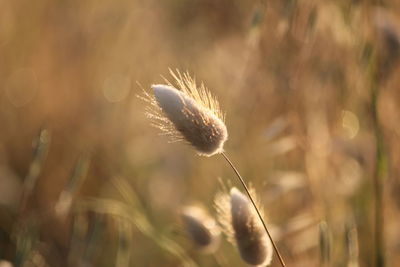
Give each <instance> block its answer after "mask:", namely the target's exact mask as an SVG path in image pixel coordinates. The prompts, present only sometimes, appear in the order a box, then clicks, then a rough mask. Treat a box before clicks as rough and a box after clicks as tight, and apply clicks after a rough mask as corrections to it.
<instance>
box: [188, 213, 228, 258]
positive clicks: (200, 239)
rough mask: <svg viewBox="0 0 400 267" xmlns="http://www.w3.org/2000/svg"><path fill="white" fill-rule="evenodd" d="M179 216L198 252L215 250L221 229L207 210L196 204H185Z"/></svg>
mask: <svg viewBox="0 0 400 267" xmlns="http://www.w3.org/2000/svg"><path fill="white" fill-rule="evenodd" d="M181 217H182V221H183V225H184V227H185V230H186V232H187V233H188V235H189V236H190V238H191V239H192V241H193V243H194V244H195V246H196V248H197V249H198V250H199V251H200V252H202V253H213V252H215V251H216V250H217V248H218V246H219V243H220V236H221V231H220V229H219V227H218V225H217V223H216V221H215V220H214V219H213V218H212V217H210V216H209V215H208V214H207V212H205V211H204V210H203V209H201V208H199V207H196V206H186V207H183V208H182V210H181Z"/></svg>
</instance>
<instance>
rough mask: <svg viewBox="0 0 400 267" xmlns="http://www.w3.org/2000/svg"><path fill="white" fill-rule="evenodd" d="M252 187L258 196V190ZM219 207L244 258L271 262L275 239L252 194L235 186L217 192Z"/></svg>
mask: <svg viewBox="0 0 400 267" xmlns="http://www.w3.org/2000/svg"><path fill="white" fill-rule="evenodd" d="M250 191H251V193H252V195H253V197H254V198H255V196H256V194H255V192H254V190H252V189H250ZM255 201H256V202H257V199H255ZM215 207H216V209H217V212H218V215H219V216H218V220H219V222H220V223H221V225H222V226H223V228H222V229H223V231H224V233H225V235H226V236H227V238H228V240H229V241H230V242H231V243H232V244H234V245H235V246H236V247H237V248H238V250H239V253H240V256H241V257H242V259H243V261H245V262H246V263H248V264H249V265H253V266H267V265H269V264H270V263H271V260H272V243H271V241H270V239H269V237H268V235H267V234H266V232H265V230H264V227H263V224H262V223H261V221H260V220H259V218H258V214H257V213H256V210H255V209H254V206H253V205H252V203H251V202H250V201H249V199H248V197H247V196H246V195H244V194H242V193H241V192H240V191H239V190H238V189H236V188H235V187H233V188H232V189H231V190H230V194H228V193H219V194H217V196H216V198H215ZM258 207H260V205H259V204H258Z"/></svg>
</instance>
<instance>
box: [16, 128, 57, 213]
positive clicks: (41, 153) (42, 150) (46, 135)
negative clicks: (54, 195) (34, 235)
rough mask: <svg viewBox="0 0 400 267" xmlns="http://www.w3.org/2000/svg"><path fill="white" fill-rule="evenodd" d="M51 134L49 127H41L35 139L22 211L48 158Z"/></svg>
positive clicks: (21, 203)
mask: <svg viewBox="0 0 400 267" xmlns="http://www.w3.org/2000/svg"><path fill="white" fill-rule="evenodd" d="M50 139H51V135H50V132H49V131H48V130H47V129H44V128H43V129H41V130H40V132H39V135H38V137H37V139H36V140H35V148H34V151H33V159H32V161H31V164H30V166H29V170H28V174H27V175H26V177H25V180H24V184H23V188H22V194H21V200H20V211H22V210H24V209H25V207H26V204H27V202H28V199H29V197H30V196H31V194H32V192H33V190H34V188H35V185H36V182H37V179H38V177H39V174H40V171H41V169H42V165H43V162H44V160H45V159H46V156H47V152H48V149H49V145H50Z"/></svg>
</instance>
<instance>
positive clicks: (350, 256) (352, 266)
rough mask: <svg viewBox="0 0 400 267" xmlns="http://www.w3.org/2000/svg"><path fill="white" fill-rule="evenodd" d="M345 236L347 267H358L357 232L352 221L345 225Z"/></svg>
mask: <svg viewBox="0 0 400 267" xmlns="http://www.w3.org/2000/svg"><path fill="white" fill-rule="evenodd" d="M345 229H346V230H345V234H346V251H347V267H358V266H359V263H358V257H359V248H358V232H357V227H356V224H355V222H354V219H352V220H351V221H350V222H349V223H347V224H346V225H345Z"/></svg>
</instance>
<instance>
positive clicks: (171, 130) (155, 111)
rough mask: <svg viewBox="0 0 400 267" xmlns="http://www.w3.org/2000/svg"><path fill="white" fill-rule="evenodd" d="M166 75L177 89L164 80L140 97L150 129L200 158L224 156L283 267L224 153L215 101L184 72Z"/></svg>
mask: <svg viewBox="0 0 400 267" xmlns="http://www.w3.org/2000/svg"><path fill="white" fill-rule="evenodd" d="M170 73H171V75H172V77H173V78H174V79H175V83H176V85H177V88H178V89H177V88H176V87H174V86H173V85H172V84H171V83H170V82H169V81H168V80H166V79H165V81H166V83H167V84H157V85H152V86H151V87H152V89H153V93H154V96H152V95H150V94H148V93H146V92H144V94H145V96H144V97H142V99H143V100H145V101H146V102H148V103H149V104H150V106H149V107H148V110H147V116H148V117H149V118H150V119H151V120H152V121H153V125H154V126H156V127H157V128H159V129H161V130H162V132H163V133H164V134H166V135H168V136H170V137H172V140H173V141H186V142H187V143H189V144H191V145H192V146H193V147H194V148H195V149H196V151H197V153H198V154H200V155H203V156H212V155H215V154H221V155H222V156H223V157H224V159H225V160H226V161H227V162H228V164H229V165H230V166H231V168H232V170H233V171H234V172H235V174H236V176H237V177H238V179H239V181H240V183H241V184H242V186H243V188H244V189H245V190H246V193H247V195H248V197H249V199H250V201H251V203H252V205H253V206H254V209H255V211H256V213H257V215H258V217H259V219H260V221H261V223H262V225H263V227H264V230H265V232H266V233H267V235H268V237H269V239H270V240H271V242H272V245H273V248H274V250H275V252H276V254H277V256H278V259H279V261H280V263H281V265H282V266H285V263H284V261H283V259H282V257H281V255H280V253H279V250H278V248H277V247H276V245H275V243H274V241H273V239H272V237H271V235H270V233H269V231H268V228H267V226H266V224H265V222H264V220H263V218H262V216H261V214H260V212H259V210H258V209H257V205H256V203H255V202H254V200H253V197H252V196H251V194H250V192H249V189H248V188H247V186H246V183H245V182H244V180H243V178H242V176H241V175H240V174H239V172H238V170H237V169H236V168H235V166H234V164H233V163H232V162H231V161H230V160H229V158H228V156H227V155H226V154H225V152H224V149H223V147H224V143H225V142H226V140H227V139H228V131H227V128H226V125H225V123H224V116H223V113H222V112H221V109H220V107H219V103H218V101H217V100H216V98H214V97H213V96H212V95H211V93H210V92H209V91H208V90H207V88H206V87H205V86H204V84H203V83H202V84H201V85H200V86H197V84H196V81H195V80H194V79H193V78H191V77H190V76H189V74H188V73H184V74H181V73H180V72H179V71H177V72H176V74H175V73H174V72H173V71H171V70H170Z"/></svg>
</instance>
